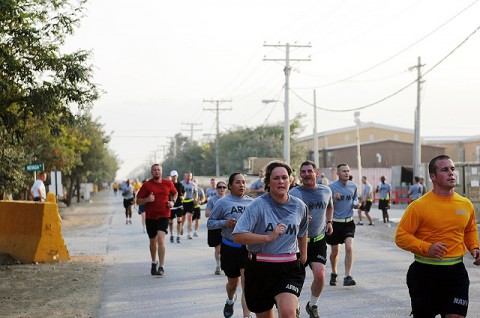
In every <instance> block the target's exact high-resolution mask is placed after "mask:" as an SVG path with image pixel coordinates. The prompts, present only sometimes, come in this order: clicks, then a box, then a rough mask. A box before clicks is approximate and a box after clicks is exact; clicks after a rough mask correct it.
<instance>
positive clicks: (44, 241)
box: [0, 201, 70, 263]
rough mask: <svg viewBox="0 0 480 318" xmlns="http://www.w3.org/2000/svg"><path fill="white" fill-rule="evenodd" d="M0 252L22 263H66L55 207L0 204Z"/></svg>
mask: <svg viewBox="0 0 480 318" xmlns="http://www.w3.org/2000/svg"><path fill="white" fill-rule="evenodd" d="M0 252H3V253H7V254H9V255H10V256H11V257H12V258H14V259H16V260H19V261H21V262H23V263H30V262H55V261H60V260H69V259H70V255H69V253H68V250H67V247H66V246H65V242H64V240H63V236H62V231H61V226H60V215H59V214H58V205H57V204H56V203H52V202H45V203H39V202H27V201H0Z"/></svg>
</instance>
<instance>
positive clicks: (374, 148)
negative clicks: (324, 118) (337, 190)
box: [298, 122, 445, 168]
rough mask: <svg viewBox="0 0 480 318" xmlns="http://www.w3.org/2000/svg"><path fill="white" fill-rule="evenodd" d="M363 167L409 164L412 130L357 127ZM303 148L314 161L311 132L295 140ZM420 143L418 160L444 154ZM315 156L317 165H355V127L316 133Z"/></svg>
mask: <svg viewBox="0 0 480 318" xmlns="http://www.w3.org/2000/svg"><path fill="white" fill-rule="evenodd" d="M358 130H359V137H360V154H361V158H362V168H391V167H392V166H412V161H413V142H414V131H413V130H412V129H405V128H399V127H393V126H387V125H382V124H376V123H372V122H368V123H361V124H360V126H359V127H358ZM298 142H300V143H301V144H302V145H303V146H304V147H305V149H307V152H308V153H307V158H309V159H310V160H314V154H313V135H310V136H306V137H302V138H299V139H298ZM421 142H422V155H421V161H422V162H428V161H429V160H430V159H431V158H433V157H435V156H437V155H440V154H443V153H444V152H445V147H444V146H437V145H425V144H424V142H423V140H422V141H421ZM318 152H319V153H318V158H319V163H320V168H333V167H335V166H336V165H337V164H339V163H342V162H347V163H348V164H349V165H350V167H352V168H356V167H357V126H350V127H346V128H341V129H335V130H330V131H325V132H322V133H319V134H318Z"/></svg>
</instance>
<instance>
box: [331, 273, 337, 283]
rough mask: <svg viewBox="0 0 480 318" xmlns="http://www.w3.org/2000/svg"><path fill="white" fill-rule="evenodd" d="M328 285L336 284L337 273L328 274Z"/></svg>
mask: <svg viewBox="0 0 480 318" xmlns="http://www.w3.org/2000/svg"><path fill="white" fill-rule="evenodd" d="M330 286H337V274H335V273H331V274H330Z"/></svg>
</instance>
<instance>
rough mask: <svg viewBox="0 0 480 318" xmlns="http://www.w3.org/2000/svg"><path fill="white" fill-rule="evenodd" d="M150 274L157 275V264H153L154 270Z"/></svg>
mask: <svg viewBox="0 0 480 318" xmlns="http://www.w3.org/2000/svg"><path fill="white" fill-rule="evenodd" d="M150 274H152V275H157V264H153V263H152V269H151V270H150Z"/></svg>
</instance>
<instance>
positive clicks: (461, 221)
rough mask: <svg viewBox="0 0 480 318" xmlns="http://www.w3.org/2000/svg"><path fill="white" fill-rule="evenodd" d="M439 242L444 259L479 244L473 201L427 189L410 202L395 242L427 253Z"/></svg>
mask: <svg viewBox="0 0 480 318" xmlns="http://www.w3.org/2000/svg"><path fill="white" fill-rule="evenodd" d="M435 242H442V243H444V244H445V245H446V248H447V253H446V254H445V255H444V256H443V257H444V258H451V257H460V256H463V255H464V254H465V252H466V250H465V246H466V247H467V248H468V250H469V251H471V250H472V249H474V248H475V247H478V233H477V224H476V220H475V210H474V207H473V204H472V202H470V200H468V199H467V198H464V197H462V196H460V195H459V194H457V193H455V194H454V195H453V196H451V197H441V196H438V195H436V194H434V193H433V192H432V191H430V192H428V193H427V194H425V195H424V196H422V197H420V198H419V199H417V200H415V201H413V202H412V203H411V204H410V205H409V206H408V208H407V210H406V211H405V214H404V215H403V217H402V219H401V220H400V223H399V225H398V228H397V233H396V236H395V243H396V244H397V246H398V247H400V248H402V249H404V250H407V251H410V252H412V253H414V254H416V255H420V256H427V257H428V250H429V248H430V246H431V245H432V243H435Z"/></svg>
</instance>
